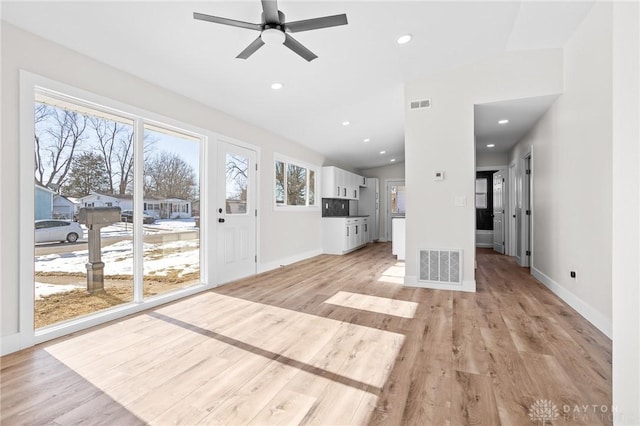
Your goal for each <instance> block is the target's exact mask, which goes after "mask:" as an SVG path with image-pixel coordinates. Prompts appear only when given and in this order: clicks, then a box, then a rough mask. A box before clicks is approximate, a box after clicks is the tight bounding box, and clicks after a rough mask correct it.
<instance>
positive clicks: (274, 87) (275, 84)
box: [271, 83, 283, 90]
mask: <svg viewBox="0 0 640 426" xmlns="http://www.w3.org/2000/svg"><path fill="white" fill-rule="evenodd" d="M282 87H283V84H282V83H273V84H272V85H271V88H272V89H273V90H280V89H282Z"/></svg>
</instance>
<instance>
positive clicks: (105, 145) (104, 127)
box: [90, 117, 125, 194]
mask: <svg viewBox="0 0 640 426" xmlns="http://www.w3.org/2000/svg"><path fill="white" fill-rule="evenodd" d="M90 122H91V127H93V130H95V133H96V137H97V138H98V148H99V150H100V153H101V154H102V156H101V158H102V161H103V163H104V169H105V172H106V176H107V179H108V183H109V187H108V193H110V194H113V193H114V178H115V175H114V170H113V165H114V162H113V158H114V154H115V153H114V151H116V150H117V148H118V144H117V141H118V139H117V138H118V136H119V135H120V134H121V133H122V132H123V131H124V127H125V126H124V125H122V124H119V123H118V122H116V121H111V120H105V119H103V118H98V117H91V119H90ZM119 193H120V194H122V192H119Z"/></svg>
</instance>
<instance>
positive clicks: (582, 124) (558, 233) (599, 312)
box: [511, 4, 613, 335]
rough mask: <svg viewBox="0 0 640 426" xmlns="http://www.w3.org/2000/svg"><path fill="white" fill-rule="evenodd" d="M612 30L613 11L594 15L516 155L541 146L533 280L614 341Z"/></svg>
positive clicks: (536, 156)
mask: <svg viewBox="0 0 640 426" xmlns="http://www.w3.org/2000/svg"><path fill="white" fill-rule="evenodd" d="M611 24H612V22H611V6H610V5H608V4H601V5H597V6H596V7H594V8H593V9H592V10H591V13H590V14H589V15H588V16H587V17H586V18H585V20H584V22H583V23H582V25H581V26H580V27H579V28H578V29H577V30H576V32H575V34H574V35H573V37H572V38H571V39H570V40H569V42H568V43H567V44H566V46H565V48H564V92H563V95H562V96H560V97H559V98H558V100H557V101H556V102H555V103H554V104H553V106H552V107H551V108H550V109H549V111H548V112H547V113H546V114H545V115H544V116H543V117H542V118H541V120H540V121H539V122H538V123H537V124H536V126H535V127H534V128H533V130H532V131H531V132H530V133H529V134H528V135H526V136H525V137H524V138H523V140H522V141H521V142H520V143H519V144H518V145H517V146H516V147H515V148H514V150H513V151H512V153H511V161H517V160H519V159H520V158H522V156H523V155H524V153H526V152H528V151H529V150H530V149H531V148H530V147H533V149H532V152H533V179H534V180H533V242H532V243H533V247H532V248H533V250H532V258H531V259H532V269H531V270H532V273H533V274H534V275H535V276H536V277H537V278H538V279H540V280H541V281H543V282H544V283H545V284H547V285H548V286H550V287H552V288H553V289H555V290H556V292H557V293H558V294H560V295H561V296H563V298H564V299H565V300H566V301H567V302H569V303H570V304H571V305H572V306H574V307H575V308H576V309H577V310H578V311H581V313H582V314H583V315H584V316H586V317H587V318H588V319H589V320H590V321H591V322H593V323H594V324H596V325H597V326H598V327H599V328H601V329H602V330H603V331H604V332H605V333H607V334H608V335H611V285H610V283H611V220H612V216H611V187H612V176H611V173H612V168H611V167H612V164H611V155H612V154H611V153H612V144H611V138H612V133H611V132H612V118H613V117H612V114H611V108H612V68H611V43H612V32H611ZM585 52H589V54H588V55H585ZM570 271H576V275H577V277H576V279H573V278H571V277H570V275H569V272H570Z"/></svg>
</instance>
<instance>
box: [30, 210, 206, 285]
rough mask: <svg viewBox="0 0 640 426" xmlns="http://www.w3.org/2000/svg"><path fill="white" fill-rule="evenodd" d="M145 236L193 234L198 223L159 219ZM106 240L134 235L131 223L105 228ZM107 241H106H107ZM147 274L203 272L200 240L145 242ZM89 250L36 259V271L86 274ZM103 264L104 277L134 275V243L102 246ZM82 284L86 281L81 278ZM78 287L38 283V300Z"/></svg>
mask: <svg viewBox="0 0 640 426" xmlns="http://www.w3.org/2000/svg"><path fill="white" fill-rule="evenodd" d="M144 229H145V235H153V234H161V233H175V232H184V231H193V230H194V229H196V228H195V222H194V221H193V220H192V219H191V220H187V219H182V220H159V221H157V222H156V223H155V224H153V225H144ZM102 236H103V237H127V236H131V224H128V229H127V228H126V226H125V224H124V223H117V224H114V225H112V226H108V227H105V228H103V229H102ZM104 241H105V240H103V242H104ZM143 247H144V261H143V269H144V275H145V276H148V275H155V276H167V275H168V274H169V273H172V272H173V273H176V272H177V275H178V276H179V277H180V276H183V275H185V274H189V273H192V272H197V271H198V270H199V269H200V250H199V247H200V242H199V240H198V239H191V240H177V241H170V242H163V243H157V244H152V243H144V245H143ZM88 256H89V254H88V250H78V251H74V252H70V253H56V254H47V255H41V256H36V257H35V270H36V272H39V273H47V272H63V273H64V272H68V273H83V274H84V273H86V271H87V268H86V263H87V260H88ZM102 261H103V262H104V264H105V266H104V274H105V276H110V275H111V276H113V275H132V274H133V241H132V240H131V239H127V240H122V241H118V242H116V243H114V244H111V245H108V246H103V247H102ZM79 281H84V280H83V279H79ZM74 288H78V287H77V286H76V285H70V286H64V285H50V284H44V283H36V285H35V290H36V298H40V297H42V296H44V295H48V294H53V293H58V292H63V291H69V290H72V289H74Z"/></svg>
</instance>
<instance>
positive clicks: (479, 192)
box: [476, 178, 487, 209]
mask: <svg viewBox="0 0 640 426" xmlns="http://www.w3.org/2000/svg"><path fill="white" fill-rule="evenodd" d="M486 208H487V179H486V178H481V179H476V209H486Z"/></svg>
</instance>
